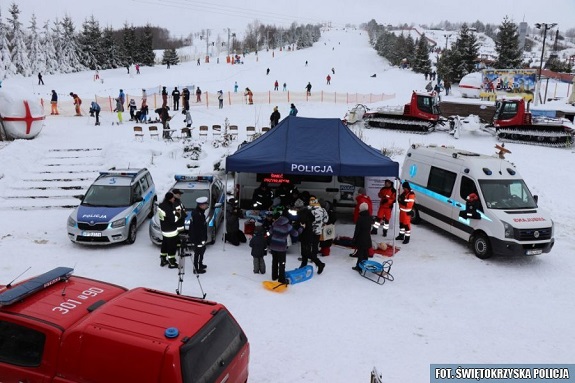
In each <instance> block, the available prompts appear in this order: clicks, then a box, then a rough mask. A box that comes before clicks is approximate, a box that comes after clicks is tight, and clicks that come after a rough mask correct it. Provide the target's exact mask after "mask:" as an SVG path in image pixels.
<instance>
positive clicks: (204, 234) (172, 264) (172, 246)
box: [158, 189, 209, 274]
mask: <svg viewBox="0 0 575 383" xmlns="http://www.w3.org/2000/svg"><path fill="white" fill-rule="evenodd" d="M182 194H183V192H182V191H181V190H180V189H173V190H172V191H169V192H167V193H166V195H165V196H164V200H163V201H162V203H160V204H159V205H158V218H159V219H160V228H161V230H162V247H161V249H160V266H161V267H164V266H166V265H167V266H168V267H169V268H170V269H175V268H177V267H178V262H177V260H176V253H177V251H178V246H189V247H191V248H192V249H193V253H194V256H193V260H194V268H193V271H194V274H204V273H205V272H206V269H207V268H208V267H207V266H206V265H205V264H204V253H205V252H206V244H207V240H208V225H207V223H206V215H205V211H206V209H207V208H208V206H209V205H208V197H198V198H197V199H196V204H197V205H196V208H195V209H194V210H192V213H191V219H190V226H189V229H188V231H187V233H186V231H185V228H184V222H185V220H186V215H187V213H186V209H185V207H184V205H183V203H182V201H181V197H182ZM180 234H187V235H185V236H181V235H180ZM182 238H183V240H182Z"/></svg>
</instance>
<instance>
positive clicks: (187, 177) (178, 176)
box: [174, 174, 214, 182]
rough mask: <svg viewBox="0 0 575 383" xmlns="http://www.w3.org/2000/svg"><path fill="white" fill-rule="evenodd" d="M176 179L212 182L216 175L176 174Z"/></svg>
mask: <svg viewBox="0 0 575 383" xmlns="http://www.w3.org/2000/svg"><path fill="white" fill-rule="evenodd" d="M174 179H175V180H176V181H207V182H212V181H213V180H214V176H190V175H184V174H176V175H175V176H174Z"/></svg>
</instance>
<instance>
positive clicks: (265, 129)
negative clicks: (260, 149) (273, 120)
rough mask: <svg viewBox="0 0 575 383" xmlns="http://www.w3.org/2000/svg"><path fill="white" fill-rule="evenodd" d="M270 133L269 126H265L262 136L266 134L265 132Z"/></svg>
mask: <svg viewBox="0 0 575 383" xmlns="http://www.w3.org/2000/svg"><path fill="white" fill-rule="evenodd" d="M269 131H270V127H269V126H263V127H262V134H264V133H265V132H269Z"/></svg>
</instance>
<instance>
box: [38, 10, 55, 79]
mask: <svg viewBox="0 0 575 383" xmlns="http://www.w3.org/2000/svg"><path fill="white" fill-rule="evenodd" d="M41 44H42V49H43V50H44V58H45V60H46V61H45V63H46V69H45V72H46V73H50V74H54V73H57V72H58V71H59V66H58V58H57V55H56V47H55V46H54V39H53V37H52V32H51V31H50V21H49V20H48V21H46V22H45V23H44V27H43V31H42V36H41Z"/></svg>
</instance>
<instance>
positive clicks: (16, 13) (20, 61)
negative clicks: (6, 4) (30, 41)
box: [7, 3, 32, 77]
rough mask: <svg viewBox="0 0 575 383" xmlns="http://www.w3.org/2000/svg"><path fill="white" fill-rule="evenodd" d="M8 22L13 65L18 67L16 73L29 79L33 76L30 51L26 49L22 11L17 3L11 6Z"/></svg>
mask: <svg viewBox="0 0 575 383" xmlns="http://www.w3.org/2000/svg"><path fill="white" fill-rule="evenodd" d="M9 13H10V17H9V18H8V19H7V20H8V40H9V41H10V47H11V53H12V63H13V64H14V65H15V66H16V73H19V74H21V75H23V76H24V77H28V76H30V75H31V74H32V68H31V64H30V59H29V58H28V49H27V48H26V34H25V33H24V31H23V30H22V23H21V22H20V9H19V8H18V5H16V3H12V4H11V5H10V10H9Z"/></svg>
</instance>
